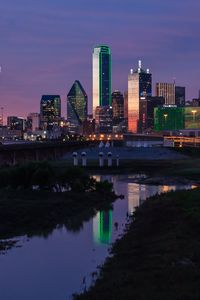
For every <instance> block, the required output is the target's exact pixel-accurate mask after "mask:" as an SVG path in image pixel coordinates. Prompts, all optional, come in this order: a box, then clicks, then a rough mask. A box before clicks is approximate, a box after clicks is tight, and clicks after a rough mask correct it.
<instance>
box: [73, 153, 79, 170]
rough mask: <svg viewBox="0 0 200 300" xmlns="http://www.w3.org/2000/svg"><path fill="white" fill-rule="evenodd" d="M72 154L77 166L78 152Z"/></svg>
mask: <svg viewBox="0 0 200 300" xmlns="http://www.w3.org/2000/svg"><path fill="white" fill-rule="evenodd" d="M72 156H73V158H74V167H76V166H78V153H77V152H73V154H72Z"/></svg>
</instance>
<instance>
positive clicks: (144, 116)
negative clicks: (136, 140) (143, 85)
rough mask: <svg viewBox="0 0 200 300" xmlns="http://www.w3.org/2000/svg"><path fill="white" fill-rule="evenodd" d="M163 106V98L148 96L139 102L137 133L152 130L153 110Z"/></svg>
mask: <svg viewBox="0 0 200 300" xmlns="http://www.w3.org/2000/svg"><path fill="white" fill-rule="evenodd" d="M163 104H165V99H164V98H163V97H152V96H148V97H147V98H145V99H142V100H140V113H139V131H140V132H142V133H144V132H150V131H151V130H152V129H153V128H154V108H156V107H161V106H163Z"/></svg>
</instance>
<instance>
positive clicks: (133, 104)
mask: <svg viewBox="0 0 200 300" xmlns="http://www.w3.org/2000/svg"><path fill="white" fill-rule="evenodd" d="M151 95H152V75H151V74H150V72H149V69H147V70H146V71H145V70H143V69H142V64H141V61H139V65H138V69H137V70H136V71H135V72H134V71H133V69H131V70H130V74H129V76H128V131H129V132H132V133H137V132H138V131H139V110H140V101H141V100H143V99H146V97H147V96H151Z"/></svg>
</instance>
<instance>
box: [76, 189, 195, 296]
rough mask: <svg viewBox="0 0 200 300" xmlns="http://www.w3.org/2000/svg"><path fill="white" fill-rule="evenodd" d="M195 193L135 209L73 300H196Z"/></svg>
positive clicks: (170, 195)
mask: <svg viewBox="0 0 200 300" xmlns="http://www.w3.org/2000/svg"><path fill="white" fill-rule="evenodd" d="M199 199H200V189H195V190H190V191H177V192H171V193H168V194H162V195H160V196H155V197H152V198H150V199H149V200H147V201H146V202H145V203H144V204H143V205H142V206H141V207H139V208H138V209H137V210H136V212H135V214H134V216H133V217H132V219H131V220H130V223H129V225H128V226H127V231H126V233H125V235H124V236H123V237H122V238H121V239H120V240H118V241H117V242H116V243H115V244H114V246H113V247H112V251H111V254H112V256H111V257H110V258H108V259H107V260H106V263H105V264H104V265H103V267H102V268H101V271H100V276H99V278H98V279H97V280H96V283H95V285H94V286H92V287H91V288H90V290H89V291H88V292H85V293H84V294H82V295H76V296H74V300H90V299H95V300H100V299H110V300H112V299H115V300H124V299H126V300H129V299H130V300H132V299H137V300H146V299H152V300H160V299H162V300H169V299H170V300H183V299H189V300H198V299H199V297H200V291H199V286H200V251H199V246H200V234H199V228H200V201H199Z"/></svg>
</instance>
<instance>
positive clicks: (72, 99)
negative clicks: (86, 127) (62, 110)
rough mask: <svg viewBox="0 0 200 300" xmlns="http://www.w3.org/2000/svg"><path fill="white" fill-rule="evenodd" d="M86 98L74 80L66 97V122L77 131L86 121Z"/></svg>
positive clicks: (79, 84) (79, 85)
mask: <svg viewBox="0 0 200 300" xmlns="http://www.w3.org/2000/svg"><path fill="white" fill-rule="evenodd" d="M87 113H88V97H87V94H86V92H85V90H84V88H83V86H82V85H81V83H80V81H78V80H76V81H75V82H74V83H73V85H72V87H71V89H70V91H69V93H68V95H67V121H68V122H69V123H70V127H71V128H73V130H75V131H77V130H78V129H79V127H80V126H82V124H83V122H84V121H85V120H86V119H87Z"/></svg>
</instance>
